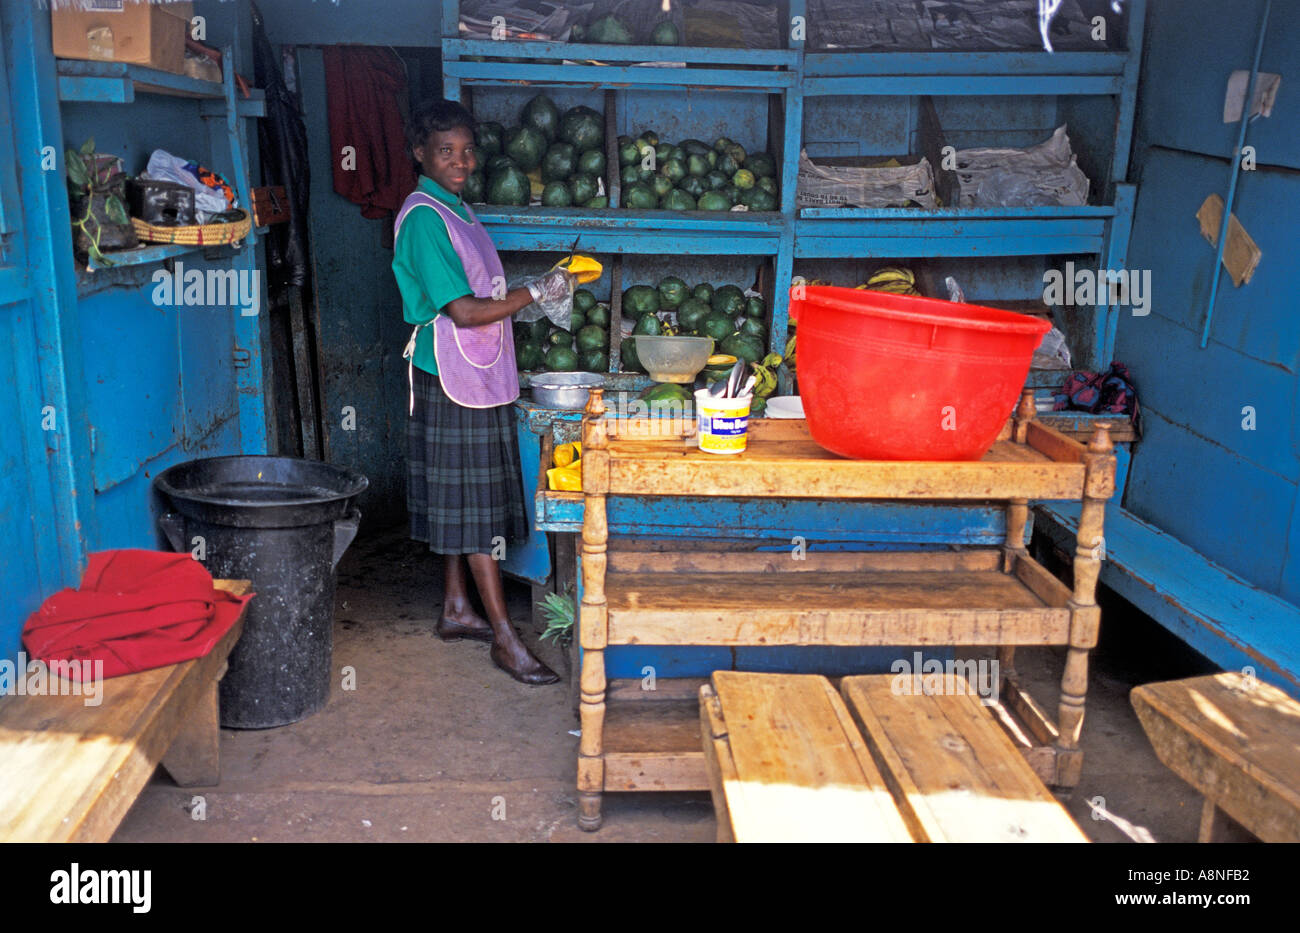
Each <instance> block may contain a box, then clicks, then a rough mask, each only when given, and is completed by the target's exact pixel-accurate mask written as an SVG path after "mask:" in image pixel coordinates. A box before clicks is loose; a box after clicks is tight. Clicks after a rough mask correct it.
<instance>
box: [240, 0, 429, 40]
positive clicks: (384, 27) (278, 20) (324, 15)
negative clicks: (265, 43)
mask: <svg viewBox="0 0 1300 933" xmlns="http://www.w3.org/2000/svg"><path fill="white" fill-rule="evenodd" d="M259 8H260V9H261V11H262V15H263V17H264V18H265V20H266V32H267V35H268V36H269V37H270V39H271V42H272V43H273V44H288V45H336V44H339V43H349V44H352V45H398V46H434V45H437V44H438V41H439V39H438V37H439V31H438V30H439V22H440V21H441V16H442V7H441V4H439V3H438V2H437V0H262V2H261V3H260V4H259ZM380 11H382V15H377V14H379V13H380Z"/></svg>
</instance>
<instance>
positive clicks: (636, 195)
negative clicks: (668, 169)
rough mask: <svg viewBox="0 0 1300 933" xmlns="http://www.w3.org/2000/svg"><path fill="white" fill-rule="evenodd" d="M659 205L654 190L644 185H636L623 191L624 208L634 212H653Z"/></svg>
mask: <svg viewBox="0 0 1300 933" xmlns="http://www.w3.org/2000/svg"><path fill="white" fill-rule="evenodd" d="M658 205H659V199H658V198H657V197H655V193H654V189H653V188H650V187H647V186H646V185H643V184H640V183H638V184H635V185H632V186H631V187H630V188H627V189H625V190H624V191H623V206H624V207H627V208H631V209H632V210H653V209H654V208H655V207H657V206H658Z"/></svg>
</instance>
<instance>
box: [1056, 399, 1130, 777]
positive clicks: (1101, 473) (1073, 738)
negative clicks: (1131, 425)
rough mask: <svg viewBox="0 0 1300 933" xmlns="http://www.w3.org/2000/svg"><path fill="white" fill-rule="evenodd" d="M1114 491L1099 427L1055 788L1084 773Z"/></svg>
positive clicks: (1084, 513) (1082, 516) (1090, 461)
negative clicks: (1083, 738)
mask: <svg viewBox="0 0 1300 933" xmlns="http://www.w3.org/2000/svg"><path fill="white" fill-rule="evenodd" d="M1114 491H1115V455H1114V446H1113V445H1112V444H1111V440H1110V425H1109V424H1105V423H1102V424H1098V425H1097V429H1096V431H1095V432H1094V433H1093V435H1092V439H1091V440H1090V441H1089V442H1088V453H1087V455H1086V460H1085V473H1084V493H1083V505H1082V507H1081V508H1080V511H1079V532H1078V537H1077V539H1076V544H1075V554H1074V598H1073V599H1072V600H1071V601H1070V644H1069V647H1068V648H1067V649H1066V655H1065V672H1064V674H1063V675H1062V677H1061V704H1060V708H1059V712H1058V723H1057V725H1058V728H1059V730H1060V735H1059V737H1058V739H1057V742H1056V752H1057V754H1056V783H1057V784H1058V785H1060V786H1062V787H1074V786H1075V785H1076V784H1078V783H1079V778H1080V775H1081V773H1082V771H1083V753H1082V751H1081V750H1080V749H1079V735H1080V733H1081V731H1082V729H1083V712H1084V701H1085V698H1086V696H1087V693H1088V652H1089V651H1091V650H1092V649H1093V648H1094V647H1096V645H1097V633H1098V630H1099V629H1100V627H1101V609H1100V607H1098V606H1097V598H1096V597H1097V577H1098V576H1099V575H1100V573H1101V560H1102V555H1103V554H1104V552H1105V539H1104V538H1103V536H1102V531H1103V528H1104V525H1105V518H1106V501H1107V500H1108V499H1109V498H1110V497H1111V495H1112V494H1113V493H1114Z"/></svg>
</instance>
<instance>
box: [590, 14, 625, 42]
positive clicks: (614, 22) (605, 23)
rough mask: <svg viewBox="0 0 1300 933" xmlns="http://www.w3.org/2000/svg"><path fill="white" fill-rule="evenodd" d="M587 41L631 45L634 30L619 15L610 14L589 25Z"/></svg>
mask: <svg viewBox="0 0 1300 933" xmlns="http://www.w3.org/2000/svg"><path fill="white" fill-rule="evenodd" d="M585 41H587V42H595V43H597V44H599V45H631V44H632V31H631V30H630V29H628V28H627V27H626V26H625V25H623V21H622V20H620V19H619V18H618V17H617V16H614V15H613V14H610V15H608V16H602V17H601V18H600V19H598V20H596V21H595V22H594V23H592V24H591V25H590V26H588V27H587V31H586V34H585Z"/></svg>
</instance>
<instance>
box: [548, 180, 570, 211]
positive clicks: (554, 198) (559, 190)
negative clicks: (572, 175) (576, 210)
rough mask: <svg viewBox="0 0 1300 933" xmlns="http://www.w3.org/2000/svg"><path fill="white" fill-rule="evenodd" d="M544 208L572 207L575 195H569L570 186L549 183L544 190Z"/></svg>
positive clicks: (562, 183) (554, 182) (559, 182)
mask: <svg viewBox="0 0 1300 933" xmlns="http://www.w3.org/2000/svg"><path fill="white" fill-rule="evenodd" d="M542 206H543V207H572V206H573V195H572V194H570V193H569V186H568V185H566V184H565V183H564V182H562V181H552V182H548V183H547V185H546V187H545V188H543V189H542Z"/></svg>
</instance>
